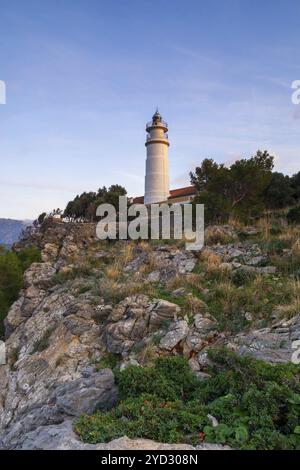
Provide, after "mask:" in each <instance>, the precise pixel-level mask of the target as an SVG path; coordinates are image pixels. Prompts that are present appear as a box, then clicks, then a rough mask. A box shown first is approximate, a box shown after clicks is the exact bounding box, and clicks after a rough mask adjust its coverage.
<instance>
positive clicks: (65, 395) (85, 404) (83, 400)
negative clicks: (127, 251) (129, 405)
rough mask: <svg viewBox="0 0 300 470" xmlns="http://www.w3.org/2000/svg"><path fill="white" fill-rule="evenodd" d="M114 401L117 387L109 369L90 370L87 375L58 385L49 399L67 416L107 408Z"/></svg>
mask: <svg viewBox="0 0 300 470" xmlns="http://www.w3.org/2000/svg"><path fill="white" fill-rule="evenodd" d="M116 401H117V387H116V385H115V382H114V375H113V373H112V371H111V370H110V369H103V370H101V371H99V372H92V373H91V374H90V375H89V374H88V376H87V377H82V378H80V379H77V380H74V381H72V382H69V383H66V384H63V385H59V386H58V387H57V388H56V390H55V392H54V395H53V397H52V399H51V402H52V403H53V404H55V405H56V406H57V407H58V409H59V410H60V412H63V413H64V414H66V415H68V416H80V415H81V414H83V413H87V414H92V413H93V412H94V411H95V410H97V409H109V408H111V407H112V406H114V405H115V403H116Z"/></svg>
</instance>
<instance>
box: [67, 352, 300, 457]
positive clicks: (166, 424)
mask: <svg viewBox="0 0 300 470" xmlns="http://www.w3.org/2000/svg"><path fill="white" fill-rule="evenodd" d="M210 359H211V360H212V362H213V366H212V367H211V370H210V374H211V378H209V379H208V380H206V381H204V382H200V381H198V380H197V379H196V378H195V377H194V376H193V375H192V373H191V371H190V369H189V366H188V363H187V362H186V361H185V360H184V359H182V358H179V357H167V358H159V359H158V360H157V361H156V363H155V366H154V367H153V368H142V367H136V366H129V367H128V368H127V369H125V370H124V371H122V372H119V373H118V376H117V382H118V385H119V390H120V402H119V404H118V405H117V406H116V407H115V408H114V409H113V410H110V411H107V412H100V411H99V412H97V413H96V414H94V415H93V416H82V417H81V418H80V419H79V420H77V422H76V424H75V431H76V432H77V433H78V434H79V436H80V437H81V439H82V440H84V441H85V442H90V443H97V442H103V441H109V440H111V439H113V438H117V437H120V436H123V435H127V436H129V437H131V438H135V437H144V438H149V439H155V440H157V441H162V442H188V443H192V444H197V443H199V442H200V438H201V439H203V438H204V440H205V441H206V442H216V443H223V444H225V443H226V444H229V445H230V446H232V447H235V448H243V449H300V427H299V422H300V383H299V381H300V379H299V377H300V374H299V372H300V366H298V365H294V364H285V365H277V366H271V365H269V364H266V363H264V362H262V361H257V360H254V359H251V358H247V357H243V358H241V357H238V356H236V355H235V354H233V353H231V352H229V351H227V350H224V349H222V350H215V351H211V353H210ZM208 414H210V415H212V416H214V417H215V418H216V419H217V420H218V423H219V424H218V426H216V427H213V426H212V424H211V422H210V419H209V417H208Z"/></svg>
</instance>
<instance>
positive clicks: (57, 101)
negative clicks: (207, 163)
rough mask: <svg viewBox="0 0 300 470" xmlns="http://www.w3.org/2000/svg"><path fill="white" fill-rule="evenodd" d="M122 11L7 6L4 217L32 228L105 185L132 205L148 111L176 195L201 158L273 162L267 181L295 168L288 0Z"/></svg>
mask: <svg viewBox="0 0 300 470" xmlns="http://www.w3.org/2000/svg"><path fill="white" fill-rule="evenodd" d="M121 3H122V2H121ZM121 3H120V2H119V4H118V8H117V7H116V6H115V5H114V2H99V1H96V0H90V1H89V2H88V3H87V2H83V1H78V2H76V5H75V4H74V2H71V1H66V2H59V5H58V4H57V2H52V1H50V0H44V1H43V6H42V7H41V6H40V4H39V2H37V1H33V0H28V1H27V2H26V5H25V3H24V5H23V3H20V2H18V7H16V5H15V3H14V2H10V3H8V2H7V6H6V8H5V12H4V21H3V24H2V25H1V32H0V74H2V73H3V76H1V75H0V79H4V80H5V81H6V82H7V89H8V103H7V105H6V106H1V107H0V159H1V174H0V191H1V195H2V197H1V199H0V216H4V214H5V215H6V216H11V217H16V218H18V217H21V216H22V217H24V216H25V217H26V218H34V217H36V215H37V214H38V213H40V212H42V211H44V210H48V209H52V208H53V207H54V206H60V207H63V206H64V205H65V204H66V202H67V201H68V200H69V199H71V198H73V197H74V195H76V194H77V193H80V192H82V191H84V190H96V189H97V188H98V187H99V186H102V185H106V186H109V185H110V184H113V183H119V184H122V185H124V186H126V187H127V189H128V193H129V194H132V195H140V194H142V193H143V187H144V172H145V147H144V140H145V123H146V121H148V120H149V119H150V117H151V115H152V114H153V111H154V108H155V106H156V105H159V108H160V110H161V112H162V114H163V116H164V118H165V119H166V120H167V121H168V122H169V126H170V129H169V137H170V144H171V146H170V153H169V156H170V172H171V184H172V186H173V187H175V186H180V185H186V184H189V177H188V173H189V171H190V170H193V169H194V167H195V166H196V165H197V164H200V162H201V160H202V159H203V158H205V157H211V158H215V159H216V160H217V161H218V162H231V161H233V160H234V159H235V158H237V157H250V156H251V155H253V154H254V153H255V152H256V151H257V150H258V149H262V150H264V149H267V150H269V151H272V152H274V153H275V154H276V169H277V170H280V171H284V172H286V173H293V172H295V171H297V170H298V169H300V155H299V151H298V149H299V125H300V124H299V123H300V105H299V106H295V105H293V104H292V103H291V89H290V88H289V87H290V84H291V82H292V81H293V80H296V79H300V66H299V61H297V60H296V57H297V50H296V49H295V47H296V46H297V44H298V43H299V40H300V32H299V28H298V22H297V20H296V18H295V17H294V15H295V9H294V8H292V7H294V6H295V4H294V2H288V3H291V4H290V8H289V7H288V6H287V4H286V3H285V4H284V7H281V6H280V5H279V4H278V3H277V4H276V5H275V4H273V2H272V8H270V5H269V7H268V8H267V6H266V5H265V4H264V5H261V4H259V7H258V4H257V5H256V3H255V2H252V3H251V5H250V4H249V3H248V4H247V6H244V7H243V8H241V6H240V2H235V1H228V2H226V3H225V2H221V1H219V2H217V1H212V2H209V3H205V2H198V1H193V0H191V1H190V2H189V3H188V8H187V7H186V5H183V4H182V2H180V1H179V0H174V2H172V7H170V6H169V2H163V1H161V0H157V2H156V3H155V8H153V5H152V4H151V5H150V4H149V2H140V1H138V2H137V1H132V2H126V6H125V4H124V5H123V4H122V5H121ZM297 8H298V7H297ZM262 26H263V27H262ZM298 72H299V75H297V74H298ZM1 181H2V184H1ZM7 200H8V201H9V203H8V202H7ZM9 211H11V213H10V214H9ZM26 211H27V212H26Z"/></svg>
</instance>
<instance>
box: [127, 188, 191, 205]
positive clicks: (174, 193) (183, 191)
mask: <svg viewBox="0 0 300 470" xmlns="http://www.w3.org/2000/svg"><path fill="white" fill-rule="evenodd" d="M195 194H196V188H195V186H186V187H185V188H178V189H171V191H170V196H169V199H174V198H177V197H184V196H194V195H195ZM133 203H134V204H143V203H144V196H138V197H135V198H133Z"/></svg>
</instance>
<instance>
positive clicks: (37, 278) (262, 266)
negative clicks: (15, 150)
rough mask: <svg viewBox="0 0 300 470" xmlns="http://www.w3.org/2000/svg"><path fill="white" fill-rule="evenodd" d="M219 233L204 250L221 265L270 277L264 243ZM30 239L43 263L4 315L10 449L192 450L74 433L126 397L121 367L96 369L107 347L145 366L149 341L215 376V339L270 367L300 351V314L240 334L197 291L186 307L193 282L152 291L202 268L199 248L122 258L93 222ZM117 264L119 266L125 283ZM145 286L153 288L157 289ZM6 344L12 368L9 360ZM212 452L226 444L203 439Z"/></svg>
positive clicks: (2, 419) (158, 249) (4, 444)
mask: <svg viewBox="0 0 300 470" xmlns="http://www.w3.org/2000/svg"><path fill="white" fill-rule="evenodd" d="M211 237H212V238H211V239H212V240H215V241H216V243H217V244H215V245H212V246H208V247H206V248H205V249H204V251H203V255H204V256H205V255H207V254H210V253H213V254H214V255H217V256H218V257H220V269H221V270H222V269H224V271H228V275H229V276H234V275H240V273H241V271H242V270H244V271H246V272H248V273H249V272H251V273H253V272H255V273H260V274H263V275H269V274H270V273H271V274H272V273H273V272H274V270H275V269H274V266H269V265H268V259H267V257H266V254H265V253H263V251H262V250H261V248H260V247H259V246H258V245H257V244H249V243H240V242H238V241H234V240H235V239H236V236H235V233H234V230H233V229H232V228H230V227H229V228H226V229H224V230H219V229H217V228H214V230H213V231H212V232H211ZM224 237H227V239H230V240H231V241H230V242H228V243H226V244H224V245H221V244H220V243H219V242H218V240H219V239H222V238H223V239H224ZM232 239H233V241H232ZM32 243H34V244H35V245H36V246H38V247H39V248H40V249H41V252H42V260H43V262H42V263H34V264H32V265H31V267H30V268H29V269H28V270H27V271H26V272H25V274H24V288H23V289H22V291H21V292H20V295H19V298H18V300H17V301H16V302H15V303H14V304H13V305H12V307H11V309H10V311H9V313H8V315H7V318H6V320H5V330H6V338H5V344H3V343H0V350H1V351H2V354H0V448H4V449H122V450H126V449H140V448H143V449H158V450H160V449H190V448H192V447H191V446H187V445H172V446H169V445H168V444H159V443H154V442H153V441H147V440H141V439H137V440H130V439H128V438H126V437H123V438H121V439H117V440H114V441H112V442H110V443H108V444H99V445H96V446H92V445H87V444H83V443H82V442H80V441H79V440H78V438H77V437H76V435H75V434H74V433H73V430H72V420H73V419H74V418H76V417H78V416H80V415H81V414H82V413H88V414H91V413H93V412H94V411H95V410H97V409H109V408H110V407H112V406H113V405H114V404H115V403H116V400H117V387H116V385H115V381H114V375H113V372H112V371H111V370H110V369H108V368H106V369H99V367H97V365H98V364H99V361H100V360H101V359H102V358H103V357H104V356H105V355H106V354H108V353H110V354H112V355H117V356H118V357H119V358H120V362H121V368H125V367H127V365H128V364H136V365H140V364H142V360H141V358H140V356H139V353H138V351H141V350H147V348H148V350H150V349H151V354H152V356H153V357H157V356H160V355H170V354H172V355H173V354H174V355H175V354H180V355H183V356H184V357H186V358H187V360H188V361H189V364H190V366H191V368H192V370H193V371H194V373H195V374H196V375H197V376H198V377H199V378H200V379H202V380H205V379H206V378H207V377H208V375H207V373H208V366H209V365H210V360H209V356H208V351H209V348H210V347H212V346H214V347H216V346H222V345H227V346H228V347H229V348H231V349H232V350H234V351H236V352H237V353H238V354H241V355H244V354H250V355H252V356H254V357H256V358H259V359H263V360H266V361H268V362H270V363H278V362H280V363H282V362H288V361H290V360H291V359H292V357H293V358H294V359H295V360H296V359H297V358H296V354H297V351H298V350H299V347H300V346H299V345H300V315H299V314H297V315H295V316H294V317H293V318H292V319H290V320H282V321H276V323H275V324H273V325H269V326H267V327H265V328H260V329H255V330H253V329H252V330H251V329H249V330H247V331H243V332H242V333H239V334H236V335H232V334H231V333H230V332H226V331H223V332H220V329H219V326H218V322H217V320H216V318H214V317H213V316H212V315H210V314H209V312H208V309H207V305H206V304H205V302H204V301H203V300H200V299H199V298H198V299H195V298H194V297H193V295H192V294H190V296H191V297H189V298H188V299H189V300H190V304H191V305H192V307H193V311H192V314H191V312H190V311H185V308H184V307H182V302H181V300H182V298H183V297H184V296H186V295H187V292H186V288H185V287H178V285H177V286H176V285H174V286H173V287H171V288H170V290H169V292H170V295H169V296H167V297H166V298H167V299H168V300H166V299H163V298H159V297H157V298H156V297H155V296H152V295H150V294H149V292H150V293H151V288H152V287H153V286H159V289H160V290H158V291H156V292H160V291H161V290H162V289H165V288H166V286H170V285H171V286H172V282H173V281H174V280H176V279H179V278H181V277H184V279H189V276H194V274H193V273H192V271H193V270H194V268H195V266H196V263H197V256H196V255H195V254H194V253H191V252H188V251H185V250H182V249H180V248H178V247H174V246H156V245H155V246H154V247H152V248H151V250H150V249H149V247H145V246H140V245H134V246H133V247H131V246H129V245H127V244H126V242H117V244H116V245H115V246H116V249H115V251H114V252H113V254H112V249H111V247H110V246H109V244H108V245H107V246H106V247H105V248H103V247H99V246H98V245H97V243H95V225H94V224H63V223H62V222H55V223H53V224H52V225H49V226H48V227H46V228H44V229H43V230H41V231H40V232H36V233H35V234H34V235H33V236H32V237H31V239H30V240H26V241H24V242H22V243H20V244H18V245H17V246H16V247H15V248H16V249H17V250H18V249H20V248H21V247H22V246H24V244H25V246H26V244H32ZM122 250H123V251H124V250H125V251H126V250H127V251H128V252H129V253H130V256H128V259H127V255H126V256H125V258H124V263H123V265H122V266H121V267H120V266H118V265H116V266H115V265H114V267H113V269H112V270H111V272H107V271H106V267H107V265H108V264H109V263H115V264H117V261H118V257H119V254H120V252H121V251H122ZM130 250H131V251H130ZM112 258H113V260H112ZM86 260H89V263H90V264H89V266H88V272H86V271H87V266H86V264H85V263H86ZM114 270H115V271H116V272H117V274H118V272H120V273H121V276H120V277H121V281H120V280H119V278H115V277H116V274H115V271H114ZM118 270H119V271H118ZM234 273H238V274H234ZM105 276H106V277H105ZM107 277H108V278H109V282H110V284H108V283H107ZM126 283H127V284H128V285H130V289H128V292H127V291H126V289H124V286H125V287H126V285H127V284H126ZM140 286H147V288H148V291H147V293H144V292H143V290H142V289H140V288H139V287H140ZM149 286H150V287H149ZM132 287H134V289H132ZM109 289H111V290H112V291H113V294H112V293H111V292H110V291H109ZM131 290H133V292H134V293H132V292H131ZM207 290H208V293H210V292H209V289H204V288H202V287H201V286H199V291H201V292H202V293H203V294H205V293H206V292H207ZM120 292H121V293H122V292H125V294H124V295H120ZM212 295H213V294H212ZM162 297H163V295H162ZM172 300H174V302H173V301H172ZM179 305H180V306H179ZM192 307H191V308H192ZM3 350H6V364H4V362H5V361H3V360H2V361H1V357H2V356H3ZM1 351H0V352H1ZM293 355H294V356H293ZM210 448H223V447H222V446H211V445H207V444H201V445H199V446H197V447H196V449H210Z"/></svg>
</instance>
